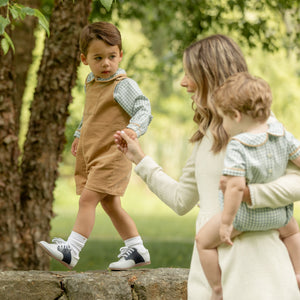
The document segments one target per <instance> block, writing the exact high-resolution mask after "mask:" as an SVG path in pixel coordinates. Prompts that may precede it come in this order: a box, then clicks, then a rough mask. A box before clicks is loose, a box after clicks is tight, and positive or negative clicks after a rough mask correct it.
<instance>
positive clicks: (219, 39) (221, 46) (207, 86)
mask: <svg viewBox="0 0 300 300" xmlns="http://www.w3.org/2000/svg"><path fill="white" fill-rule="evenodd" d="M183 59H184V64H185V69H186V72H187V73H188V74H189V76H190V77H191V78H192V79H193V81H194V82H195V83H196V86H197V89H196V92H195V96H194V97H193V109H194V112H195V114H194V118H193V120H194V122H195V123H196V124H197V125H198V129H197V131H196V132H195V133H194V134H193V136H192V137H191V138H190V141H191V142H196V141H201V140H202V138H203V137H204V136H205V134H206V131H207V130H208V128H209V130H210V131H211V133H212V136H213V145H212V149H211V150H212V151H213V152H214V153H218V152H220V151H221V150H222V149H223V148H224V147H225V146H226V145H227V143H228V136H227V134H226V132H225V130H224V129H223V126H222V119H221V117H220V116H219V115H218V114H217V112H216V109H215V107H214V104H213V100H212V95H213V93H214V91H215V89H216V88H217V87H219V86H220V85H221V84H222V83H223V82H224V81H225V80H226V79H227V78H228V77H229V76H231V75H233V74H235V73H238V72H247V71H248V68H247V64H246V61H245V58H244V55H243V53H242V51H241V49H240V48H239V47H238V45H237V44H236V43H235V42H234V41H233V40H232V39H230V38H229V37H227V36H225V35H221V34H217V35H212V36H209V37H207V38H204V39H202V40H199V41H197V42H195V43H193V44H192V45H190V46H189V47H188V48H187V49H186V50H185V51H184V58H183Z"/></svg>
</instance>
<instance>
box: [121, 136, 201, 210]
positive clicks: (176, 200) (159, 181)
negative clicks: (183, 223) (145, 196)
mask: <svg viewBox="0 0 300 300" xmlns="http://www.w3.org/2000/svg"><path fill="white" fill-rule="evenodd" d="M115 139H116V143H117V144H118V149H119V150H120V151H122V152H123V153H124V154H125V155H126V157H127V158H128V159H129V160H131V161H132V162H134V163H135V164H136V167H135V172H136V173H137V174H138V175H139V176H140V177H141V178H142V179H143V180H144V181H145V182H146V184H147V185H148V187H149V189H150V190H151V191H152V192H153V193H154V194H156V195H157V196H158V197H159V198H160V200H162V201H163V202H164V203H165V204H166V205H168V206H169V207H170V208H171V209H172V210H174V211H175V212H176V213H177V214H178V215H184V214H186V213H187V212H189V211H190V210H191V209H192V208H193V207H194V206H195V205H196V204H197V202H198V200H199V199H198V189H197V184H196V180H195V166H194V161H195V155H196V149H195V148H194V151H193V154H192V156H191V157H190V158H189V160H188V161H187V163H186V165H185V167H184V168H183V171H182V176H181V177H180V179H179V181H176V180H174V179H173V178H171V177H170V176H168V175H167V174H166V173H165V172H164V171H163V169H162V168H161V167H160V166H159V165H158V164H157V163H156V162H155V161H154V160H153V159H152V158H151V157H149V156H145V154H144V153H143V150H142V149H141V147H140V145H139V143H138V140H137V139H135V140H131V139H130V138H128V136H127V135H126V134H125V133H121V132H117V133H116V135H115ZM121 139H124V140H125V141H126V143H127V145H126V146H125V147H122V145H121V143H120V142H121Z"/></svg>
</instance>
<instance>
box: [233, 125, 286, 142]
mask: <svg viewBox="0 0 300 300" xmlns="http://www.w3.org/2000/svg"><path fill="white" fill-rule="evenodd" d="M268 126H269V128H268V130H267V131H266V132H262V133H258V134H251V133H241V134H238V135H236V136H234V137H232V139H233V140H237V141H239V142H241V143H242V144H244V145H246V146H249V147H258V146H261V145H263V144H264V143H266V141H267V140H268V138H269V135H272V136H277V137H279V136H284V134H285V132H284V127H283V125H282V124H281V123H279V122H272V123H269V124H268Z"/></svg>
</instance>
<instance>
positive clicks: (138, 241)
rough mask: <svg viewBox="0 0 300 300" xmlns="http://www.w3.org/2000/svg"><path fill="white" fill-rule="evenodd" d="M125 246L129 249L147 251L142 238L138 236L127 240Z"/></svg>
mask: <svg viewBox="0 0 300 300" xmlns="http://www.w3.org/2000/svg"><path fill="white" fill-rule="evenodd" d="M124 243H125V246H126V247H128V248H136V249H138V250H141V251H146V250H147V249H146V248H145V247H144V244H143V240H142V238H141V237H140V236H139V235H138V236H135V237H133V238H130V239H127V240H125V241H124Z"/></svg>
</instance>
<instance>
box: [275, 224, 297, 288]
mask: <svg viewBox="0 0 300 300" xmlns="http://www.w3.org/2000/svg"><path fill="white" fill-rule="evenodd" d="M278 231H279V233H280V238H281V239H282V241H283V242H284V244H285V246H286V247H287V249H288V252H289V255H290V258H291V261H292V264H293V267H294V271H295V274H296V278H297V283H298V287H299V289H300V232H299V226H298V223H297V221H296V220H295V218H291V220H290V221H289V223H288V224H287V225H285V226H284V227H281V228H279V229H278Z"/></svg>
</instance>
